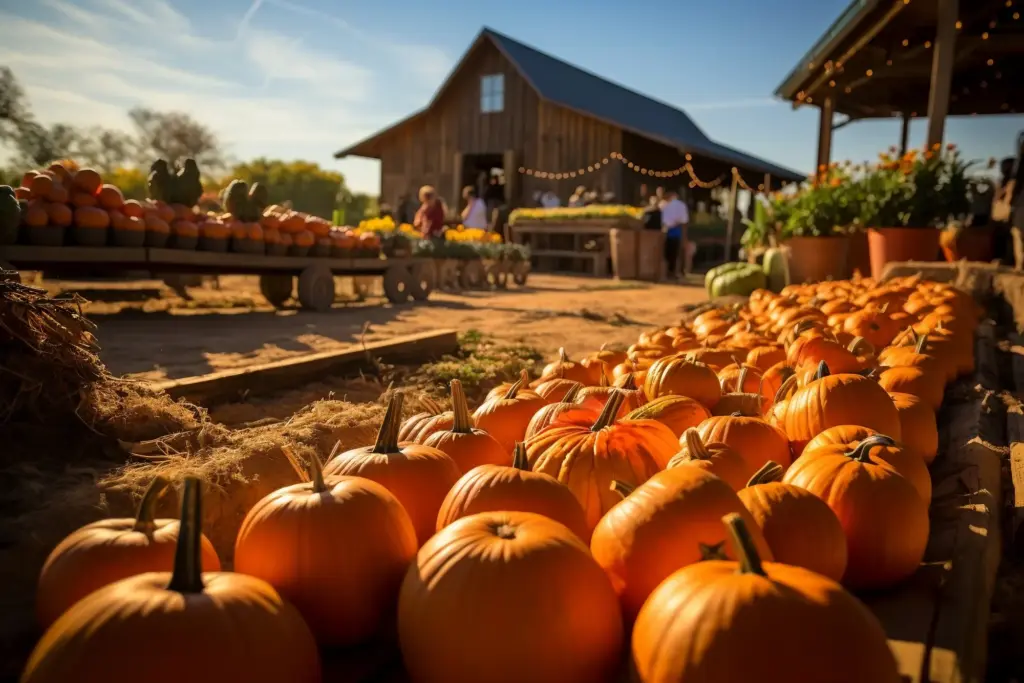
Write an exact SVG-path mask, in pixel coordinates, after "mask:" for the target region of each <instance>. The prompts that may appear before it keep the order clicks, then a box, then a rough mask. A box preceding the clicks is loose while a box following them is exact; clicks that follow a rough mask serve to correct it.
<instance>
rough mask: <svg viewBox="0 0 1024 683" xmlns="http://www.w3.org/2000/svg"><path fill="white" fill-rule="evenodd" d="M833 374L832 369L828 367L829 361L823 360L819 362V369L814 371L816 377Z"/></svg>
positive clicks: (821, 377) (822, 377)
mask: <svg viewBox="0 0 1024 683" xmlns="http://www.w3.org/2000/svg"><path fill="white" fill-rule="evenodd" d="M831 374H832V371H831V370H829V369H828V363H826V362H825V361H821V362H820V363H818V370H817V372H815V373H814V379H824V378H826V377H828V376H829V375H831Z"/></svg>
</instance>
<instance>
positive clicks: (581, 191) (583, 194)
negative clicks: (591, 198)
mask: <svg viewBox="0 0 1024 683" xmlns="http://www.w3.org/2000/svg"><path fill="white" fill-rule="evenodd" d="M586 198H587V187H586V186H585V185H580V186H579V187H577V188H576V191H575V192H573V193H572V196H571V197H569V206H570V207H572V208H579V207H581V206H584V205H585V203H586Z"/></svg>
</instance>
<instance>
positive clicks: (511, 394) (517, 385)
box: [502, 377, 523, 399]
mask: <svg viewBox="0 0 1024 683" xmlns="http://www.w3.org/2000/svg"><path fill="white" fill-rule="evenodd" d="M522 388H523V378H522V377H520V378H519V379H517V380H516V381H515V382H512V386H510V387H509V388H508V391H506V392H505V395H504V396H503V397H502V398H506V399H512V398H515V397H516V394H518V393H519V390H520V389H522Z"/></svg>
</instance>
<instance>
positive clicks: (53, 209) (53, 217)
mask: <svg viewBox="0 0 1024 683" xmlns="http://www.w3.org/2000/svg"><path fill="white" fill-rule="evenodd" d="M46 215H47V220H48V221H49V223H50V225H57V226H60V227H62V228H66V227H67V226H69V225H71V220H72V219H73V218H74V216H73V215H72V213H71V207H69V206H68V205H67V204H55V203H53V202H47V203H46Z"/></svg>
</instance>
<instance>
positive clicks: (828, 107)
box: [814, 97, 836, 183]
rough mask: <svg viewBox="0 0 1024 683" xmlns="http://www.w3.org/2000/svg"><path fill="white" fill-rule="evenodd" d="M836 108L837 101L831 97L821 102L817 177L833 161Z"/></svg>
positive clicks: (815, 169)
mask: <svg viewBox="0 0 1024 683" xmlns="http://www.w3.org/2000/svg"><path fill="white" fill-rule="evenodd" d="M835 110H836V109H835V102H833V101H832V98H831V97H826V98H825V100H824V101H823V102H822V103H821V121H820V123H819V124H818V163H817V164H816V165H815V167H814V175H815V178H817V176H818V174H819V172H820V170H821V167H822V166H828V165H829V162H830V161H832V118H833V116H834V114H835ZM815 183H817V180H815Z"/></svg>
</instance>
